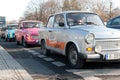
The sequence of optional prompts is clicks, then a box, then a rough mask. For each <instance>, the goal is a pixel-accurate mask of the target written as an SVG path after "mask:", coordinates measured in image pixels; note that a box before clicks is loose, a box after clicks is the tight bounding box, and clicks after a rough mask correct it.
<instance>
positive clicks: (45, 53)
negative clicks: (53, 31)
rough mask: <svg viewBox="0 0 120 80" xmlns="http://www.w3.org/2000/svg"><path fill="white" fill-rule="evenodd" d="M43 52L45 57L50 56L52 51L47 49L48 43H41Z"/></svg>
mask: <svg viewBox="0 0 120 80" xmlns="http://www.w3.org/2000/svg"><path fill="white" fill-rule="evenodd" d="M41 51H42V54H43V55H47V56H48V55H49V54H50V50H48V49H47V48H46V43H45V41H44V40H43V41H42V42H41Z"/></svg>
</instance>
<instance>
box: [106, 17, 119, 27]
mask: <svg viewBox="0 0 120 80" xmlns="http://www.w3.org/2000/svg"><path fill="white" fill-rule="evenodd" d="M106 26H107V27H108V28H114V29H120V16H117V17H114V18H112V19H110V20H109V21H108V22H107V25H106Z"/></svg>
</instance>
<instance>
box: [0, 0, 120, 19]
mask: <svg viewBox="0 0 120 80" xmlns="http://www.w3.org/2000/svg"><path fill="white" fill-rule="evenodd" d="M112 1H113V3H114V4H115V7H117V6H120V0H112ZM29 2H30V0H0V16H6V20H7V21H11V20H19V18H20V17H22V16H23V14H24V11H25V9H26V7H27V5H28V3H29Z"/></svg>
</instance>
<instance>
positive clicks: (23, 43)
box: [22, 39, 28, 48]
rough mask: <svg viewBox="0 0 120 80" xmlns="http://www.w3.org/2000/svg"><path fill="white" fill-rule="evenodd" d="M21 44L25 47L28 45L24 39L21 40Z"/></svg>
mask: <svg viewBox="0 0 120 80" xmlns="http://www.w3.org/2000/svg"><path fill="white" fill-rule="evenodd" d="M22 45H23V46H24V47H26V48H27V47H28V44H27V42H26V41H25V39H23V40H22Z"/></svg>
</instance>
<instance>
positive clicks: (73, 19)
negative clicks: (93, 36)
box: [67, 13, 104, 27]
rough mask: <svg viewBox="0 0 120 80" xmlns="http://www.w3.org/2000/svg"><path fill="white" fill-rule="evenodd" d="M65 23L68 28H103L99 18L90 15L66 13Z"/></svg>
mask: <svg viewBox="0 0 120 80" xmlns="http://www.w3.org/2000/svg"><path fill="white" fill-rule="evenodd" d="M67 23H68V25H69V26H71V27H72V26H76V25H97V26H104V24H103V22H102V20H101V18H100V17H99V16H97V15H96V14H91V13H68V14H67Z"/></svg>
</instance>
